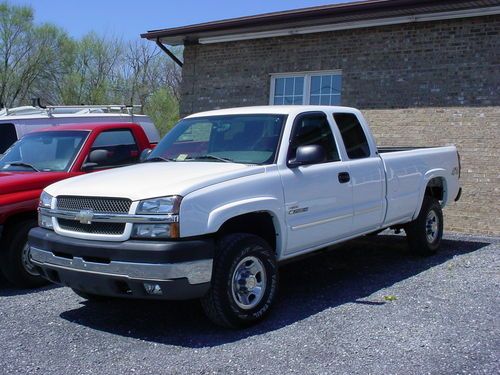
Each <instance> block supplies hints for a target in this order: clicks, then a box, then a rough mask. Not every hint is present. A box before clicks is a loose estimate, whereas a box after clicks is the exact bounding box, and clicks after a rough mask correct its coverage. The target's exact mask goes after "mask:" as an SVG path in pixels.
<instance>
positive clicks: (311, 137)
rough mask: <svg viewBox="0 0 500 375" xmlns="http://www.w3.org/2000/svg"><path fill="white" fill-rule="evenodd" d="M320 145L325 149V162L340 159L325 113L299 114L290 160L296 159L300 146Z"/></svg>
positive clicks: (289, 153) (295, 125) (291, 144)
mask: <svg viewBox="0 0 500 375" xmlns="http://www.w3.org/2000/svg"><path fill="white" fill-rule="evenodd" d="M309 145H319V146H322V147H323V149H324V150H325V154H326V160H325V162H331V161H339V160H340V158H339V153H338V151H337V146H336V145H335V140H334V138H333V133H332V129H331V128H330V124H328V120H327V119H326V115H325V114H321V113H314V114H304V115H299V116H298V117H297V119H296V120H295V124H294V127H293V134H292V138H291V139H290V148H289V149H288V160H291V159H294V158H295V154H296V153H297V148H298V147H299V146H309Z"/></svg>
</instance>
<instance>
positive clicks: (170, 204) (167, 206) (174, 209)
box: [136, 195, 182, 215]
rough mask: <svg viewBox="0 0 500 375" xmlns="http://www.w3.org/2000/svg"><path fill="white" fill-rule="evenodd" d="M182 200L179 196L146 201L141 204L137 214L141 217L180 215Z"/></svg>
mask: <svg viewBox="0 0 500 375" xmlns="http://www.w3.org/2000/svg"><path fill="white" fill-rule="evenodd" d="M181 200H182V197H180V196H179V195H172V196H170V197H160V198H153V199H146V200H143V201H140V202H139V206H137V211H136V213H137V214H139V215H166V214H178V213H179V206H180V205H181Z"/></svg>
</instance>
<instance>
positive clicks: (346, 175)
mask: <svg viewBox="0 0 500 375" xmlns="http://www.w3.org/2000/svg"><path fill="white" fill-rule="evenodd" d="M349 181H351V176H350V175H349V173H347V172H340V173H339V182H340V183H341V184H345V183H346V182H349Z"/></svg>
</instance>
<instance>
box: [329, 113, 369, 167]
mask: <svg viewBox="0 0 500 375" xmlns="http://www.w3.org/2000/svg"><path fill="white" fill-rule="evenodd" d="M333 118H334V119H335V122H336V123H337V126H338V127H339V130H340V134H341V135H342V140H343V141H344V145H345V148H346V151H347V156H349V159H361V158H366V157H368V156H370V146H369V145H368V141H367V140H366V135H365V132H364V130H363V127H362V126H361V124H360V123H359V120H358V118H357V117H356V115H354V114H352V113H334V114H333Z"/></svg>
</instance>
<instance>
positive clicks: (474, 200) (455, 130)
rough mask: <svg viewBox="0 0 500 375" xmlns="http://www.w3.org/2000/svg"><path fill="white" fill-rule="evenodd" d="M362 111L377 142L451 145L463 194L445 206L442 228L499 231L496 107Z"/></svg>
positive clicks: (499, 116) (498, 111) (499, 113)
mask: <svg viewBox="0 0 500 375" xmlns="http://www.w3.org/2000/svg"><path fill="white" fill-rule="evenodd" d="M364 114H365V116H366V118H367V119H368V121H369V122H370V127H371V129H372V131H373V133H374V136H375V138H376V139H377V143H378V144H379V145H381V146H391V145H397V146H415V145H417V146H425V145H427V146H439V145H447V144H454V145H456V146H457V147H458V149H459V152H460V156H461V160H462V175H461V179H460V182H461V185H462V187H463V193H462V197H461V198H460V200H459V201H458V202H456V203H455V202H453V203H452V204H451V205H450V206H448V207H447V208H446V209H445V210H444V213H445V223H446V229H448V230H452V231H457V232H465V233H476V234H489V235H500V107H473V108H471V107H434V108H432V107H431V108H429V107H428V108H412V109H391V110H387V109H372V110H365V111H364ZM389 119H390V120H389Z"/></svg>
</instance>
